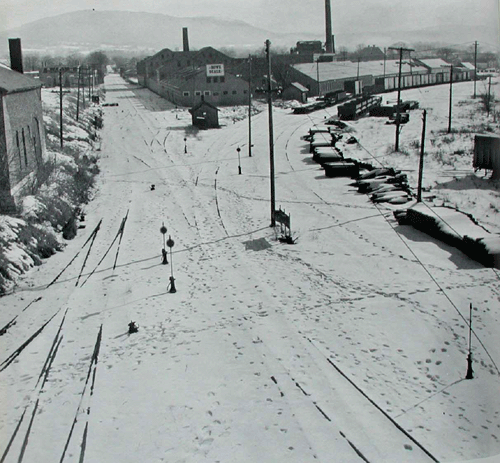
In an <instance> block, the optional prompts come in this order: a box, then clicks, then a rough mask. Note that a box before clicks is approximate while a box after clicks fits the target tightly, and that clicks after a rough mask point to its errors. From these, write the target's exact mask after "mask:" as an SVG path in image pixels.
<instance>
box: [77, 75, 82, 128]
mask: <svg viewBox="0 0 500 463" xmlns="http://www.w3.org/2000/svg"><path fill="white" fill-rule="evenodd" d="M81 71H82V70H81V68H80V66H78V90H77V91H76V120H78V116H79V114H80V77H81V74H82V72H81Z"/></svg>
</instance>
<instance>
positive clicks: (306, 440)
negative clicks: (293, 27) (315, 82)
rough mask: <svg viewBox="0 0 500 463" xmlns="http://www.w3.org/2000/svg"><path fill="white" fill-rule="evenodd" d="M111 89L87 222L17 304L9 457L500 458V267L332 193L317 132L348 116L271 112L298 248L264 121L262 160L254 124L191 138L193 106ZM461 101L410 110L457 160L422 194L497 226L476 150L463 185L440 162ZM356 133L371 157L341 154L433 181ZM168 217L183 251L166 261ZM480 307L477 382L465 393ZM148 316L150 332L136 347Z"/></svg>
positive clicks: (441, 96) (5, 433)
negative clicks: (284, 238) (276, 224)
mask: <svg viewBox="0 0 500 463" xmlns="http://www.w3.org/2000/svg"><path fill="white" fill-rule="evenodd" d="M106 88H107V96H106V102H107V103H111V102H117V103H119V106H113V107H106V108H103V109H104V121H105V125H104V128H103V131H102V147H101V160H100V167H101V174H100V175H99V181H98V191H97V192H96V195H95V199H94V200H93V201H92V202H91V203H90V204H89V205H88V206H87V207H86V210H85V213H86V228H85V229H84V230H82V231H81V232H80V233H79V235H78V236H77V237H76V238H75V239H74V240H73V241H71V242H69V243H68V245H67V247H66V250H65V252H62V253H58V254H57V255H56V256H54V257H52V258H50V259H48V260H46V261H45V262H44V264H43V265H42V266H39V267H37V268H35V269H33V270H32V271H31V272H29V273H28V274H27V275H26V277H24V278H23V279H22V280H21V281H20V283H19V286H18V287H17V289H16V291H15V292H14V293H13V294H11V295H9V296H6V297H4V298H2V299H1V303H2V313H1V315H0V317H1V319H0V326H5V325H6V324H8V323H9V322H10V321H12V320H13V321H14V323H13V324H11V325H10V327H9V328H8V329H7V330H6V333H4V334H3V335H2V336H0V345H1V348H2V352H3V353H4V354H3V356H2V358H4V359H5V361H4V363H3V364H0V375H1V381H0V397H1V398H2V404H3V406H2V414H1V417H0V437H1V439H0V452H2V453H3V454H4V455H5V459H4V460H3V461H5V463H9V462H11V461H25V462H29V461H37V462H38V461H40V462H53V461H68V462H69V461H80V462H81V461H85V462H95V463H98V462H99V463H102V462H106V463H114V462H120V463H127V462H134V463H135V462H136V461H137V460H138V459H141V460H143V461H147V462H189V463H191V462H198V461H199V462H201V461H204V462H205V461H210V462H217V461H219V462H249V463H250V462H252V463H253V462H255V461H261V462H269V463H276V462H284V461H286V462H290V463H291V462H297V463H304V462H313V461H321V462H332V461H335V462H337V461H338V462H357V461H370V462H384V463H385V462H394V463H401V462H406V461H408V462H413V461H415V462H425V461H462V460H467V459H473V458H480V457H487V456H492V455H496V454H499V453H500V442H499V437H500V419H499V414H500V406H499V405H500V395H499V385H500V381H499V369H498V367H499V366H500V345H499V344H498V334H499V330H498V323H499V316H500V298H499V293H500V283H499V278H498V276H499V275H498V271H496V270H493V269H489V268H484V267H483V266H481V265H480V264H478V263H476V262H475V261H473V260H471V259H469V258H467V257H466V256H465V255H463V254H462V253H461V252H459V251H457V250H456V249H454V248H451V247H450V246H447V245H445V244H443V243H441V242H439V241H436V240H433V239H432V238H430V237H428V236H426V235H424V234H422V233H420V232H418V231H416V230H414V229H412V228H410V227H408V226H399V225H398V224H397V222H396V221H395V220H394V218H393V216H392V210H393V208H389V206H384V205H377V207H376V206H375V205H374V204H372V203H371V202H370V201H369V199H368V197H367V196H366V195H362V194H359V193H357V191H356V189H355V188H353V187H352V186H350V183H351V182H352V181H351V180H350V179H331V178H326V177H325V176H324V173H323V170H322V169H321V168H320V167H319V166H318V165H317V164H315V163H313V162H312V160H311V156H310V154H309V153H308V146H307V144H306V143H305V142H304V141H303V140H301V137H302V136H303V135H305V134H306V133H307V131H308V129H309V128H310V127H312V126H314V125H319V124H321V123H322V122H323V121H324V117H325V116H328V115H329V113H332V114H334V112H335V110H334V109H333V108H330V109H329V110H328V112H326V111H320V112H317V113H312V114H309V115H293V114H291V111H290V110H289V109H286V108H276V109H275V110H274V112H273V116H274V134H275V158H276V159H275V164H276V202H277V206H281V207H282V208H284V209H285V210H286V212H289V213H290V214H291V221H292V231H293V235H294V236H295V237H297V238H298V241H297V243H296V244H295V245H286V244H281V243H279V242H278V241H276V239H275V235H274V232H273V230H272V229H271V228H270V227H269V224H270V202H269V156H268V131H267V125H268V114H267V111H266V110H265V106H264V105H263V106H262V109H263V111H262V112H260V113H259V114H255V115H254V116H253V117H252V128H253V131H252V142H253V144H254V147H253V150H252V154H253V156H252V157H249V156H248V145H247V140H248V120H247V119H246V118H243V117H242V116H243V115H244V108H229V109H224V110H222V111H221V115H220V116H221V121H222V123H223V127H222V128H221V129H219V130H210V131H195V130H193V129H192V127H191V126H190V122H191V119H190V115H189V113H188V112H187V110H181V109H177V110H176V109H175V108H172V105H170V104H169V103H168V102H165V101H164V100H161V99H160V98H158V97H157V96H156V95H154V94H152V93H151V92H149V91H148V90H145V89H139V88H137V87H134V86H132V85H129V84H125V83H124V81H123V80H122V79H121V78H119V77H118V76H116V75H111V76H108V77H107V79H106ZM412 92H413V93H412ZM414 92H416V93H417V94H418V95H415V94H414ZM460 92H463V93H462V94H461V96H459V95H460ZM471 94H472V83H470V82H469V83H463V84H457V85H456V86H455V95H456V98H457V99H461V100H466V99H468V98H470V95H471ZM447 95H448V88H447V86H441V87H434V88H432V89H431V88H429V89H421V90H412V91H408V92H404V95H403V97H404V98H405V99H419V100H420V105H421V107H427V108H428V110H429V117H428V131H429V132H428V135H427V140H428V143H429V148H430V147H431V146H432V142H431V140H432V139H434V140H435V142H434V146H435V147H438V148H439V147H442V150H443V153H442V154H441V155H439V154H436V155H435V156H434V155H433V154H432V150H431V149H429V155H428V156H427V158H428V159H427V161H426V167H425V180H424V185H426V186H427V187H429V188H432V190H431V191H428V192H426V195H429V196H436V198H435V199H434V201H443V200H446V202H449V203H454V202H455V203H456V204H458V205H460V206H463V207H464V208H467V207H469V206H471V205H472V201H475V202H476V205H477V203H478V202H481V204H480V205H477V206H476V207H474V210H473V211H472V212H473V213H474V215H475V216H476V218H477V219H478V220H480V221H481V222H484V224H485V226H487V227H488V228H489V229H490V231H492V232H495V231H498V226H499V223H498V220H496V219H498V210H499V205H498V201H499V199H498V185H495V184H493V183H491V182H489V181H488V180H487V179H483V178H481V175H480V174H479V175H474V174H473V172H472V167H471V164H472V162H471V160H472V154H471V149H472V148H471V145H470V144H469V145H465V144H464V142H463V141H460V142H456V143H459V144H460V149H463V150H464V151H465V153H466V154H461V155H455V156H453V159H455V160H456V162H455V163H452V164H450V166H449V171H446V170H445V169H444V168H443V167H442V165H441V164H439V159H448V156H449V153H447V152H446V151H445V147H448V146H449V145H450V144H451V143H455V141H454V140H451V141H450V142H447V141H445V142H443V141H442V136H444V134H438V133H437V131H439V130H443V129H444V130H445V129H446V127H447V120H446V116H443V112H444V114H445V115H446V114H447V113H446V108H447ZM394 97H395V95H386V96H384V98H394ZM465 106H466V105H465V104H463V105H461V106H458V107H457V113H456V116H455V117H456V121H457V122H456V127H458V126H459V124H461V122H460V116H459V110H460V108H462V107H465ZM431 108H432V109H431ZM477 117H478V116H477ZM419 119H420V118H419V113H418V112H413V113H412V115H411V120H410V123H409V124H408V125H406V126H405V127H404V128H403V131H402V134H401V142H402V146H403V147H404V146H405V145H408V146H410V143H411V141H412V140H415V139H419V138H420V136H419V134H420V122H419ZM467 121H469V119H465V118H464V119H463V121H462V123H463V124H466V123H468V122H467ZM350 126H351V129H352V134H353V135H355V136H356V138H358V140H359V141H360V142H361V145H362V148H361V147H359V146H356V145H345V146H344V147H343V149H344V154H345V155H346V156H349V157H359V158H363V159H367V160H368V159H370V158H371V159H373V156H375V157H377V158H378V159H381V160H382V161H381V162H382V163H383V164H385V165H390V166H393V167H399V168H402V167H403V166H404V165H405V167H404V169H405V171H406V172H407V173H408V174H409V177H410V182H412V183H413V185H415V183H414V178H415V175H416V169H417V167H416V166H417V165H418V164H417V163H418V157H417V155H416V153H414V152H413V151H412V150H411V149H408V150H407V151H408V154H407V155H402V154H399V155H398V154H392V153H390V149H388V147H389V146H390V145H391V144H392V142H393V138H394V126H390V125H387V126H386V125H385V120H384V119H372V118H369V119H362V120H360V121H357V122H353V123H350ZM431 131H434V132H435V133H434V135H433V134H432V132H431ZM455 136H456V137H458V135H455ZM467 136H469V135H467ZM184 138H186V145H185V144H184ZM185 146H186V148H187V153H185V152H184V151H185ZM238 147H240V148H241V159H240V165H241V170H242V174H241V175H238V155H237V151H236V149H237V148H238ZM410 148H411V146H410ZM457 149H458V148H457ZM417 151H418V150H417ZM440 156H441V157H440ZM403 163H404V164H403ZM455 177H456V179H455ZM443 179H446V180H443ZM152 185H154V186H155V187H154V189H152V187H151V186H152ZM471 185H474V189H472V188H471ZM467 190H469V191H467ZM424 197H425V195H424ZM484 200H486V201H487V202H491V204H493V206H491V207H490V206H489V205H486V206H485V205H484V204H482V202H483V201H484ZM482 211H484V214H483V212H482ZM467 212H470V211H467ZM486 213H488V215H486ZM127 214H128V215H127ZM125 217H127V220H126V222H125V228H124V233H123V240H120V239H116V240H115V241H114V239H115V238H116V237H118V236H119V234H117V233H118V232H119V230H120V224H121V223H122V221H123V219H124V218H125ZM101 219H102V224H101V226H100V229H99V232H98V233H97V234H96V235H95V240H94V241H92V240H90V241H89V242H87V244H86V245H85V243H86V241H87V240H88V239H89V237H90V236H91V232H92V230H94V229H95V228H96V226H97V225H98V223H99V221H100V220H101ZM163 223H164V224H165V226H166V227H167V233H166V237H167V238H168V236H171V238H172V239H173V240H174V242H175V244H174V246H173V248H172V251H173V252H172V254H168V259H169V264H168V265H162V263H161V262H162V257H161V249H162V246H163V236H162V234H161V232H160V227H161V226H162V224H163ZM120 241H121V242H120ZM90 244H92V248H91V251H90V253H89V254H88V257H87V251H88V249H89V245H90ZM110 245H112V246H111V250H110V252H109V253H108V254H107V256H106V257H105V258H104V260H103V261H102V263H100V261H101V259H102V257H103V256H104V255H105V253H106V251H107V250H108V248H109V247H110ZM117 250H119V254H118V258H117V265H116V268H115V269H114V270H113V264H114V260H115V257H116V253H117ZM75 256H76V258H74V257H75ZM73 258H74V260H73ZM69 263H71V265H69V267H68V268H67V270H66V271H65V272H64V273H62V274H61V275H60V273H61V271H62V270H63V268H64V267H65V266H67V265H68V264H69ZM171 264H172V265H171ZM96 267H97V271H96V272H95V273H93V274H92V275H90V272H91V271H92V270H93V269H94V268H96ZM82 268H83V270H82ZM172 271H173V273H174V277H175V285H176V288H177V292H176V293H170V292H169V288H168V284H169V277H170V275H171V272H172ZM80 273H82V277H81V278H80V279H78V276H79V274H80ZM59 275H60V276H59ZM58 276H59V278H57V277H58ZM56 278H57V281H56V282H55V283H54V284H53V285H51V286H50V287H48V288H47V285H48V284H49V283H50V282H52V281H53V280H54V279H56ZM87 278H88V279H87ZM82 283H84V284H83V285H82ZM470 304H472V306H473V308H474V310H473V316H474V318H473V329H474V335H473V337H472V352H473V359H474V363H473V368H474V376H475V377H474V379H473V380H465V379H464V377H465V373H466V368H467V362H466V356H467V352H468V334H469V329H468V319H469V307H470ZM52 316H54V318H53V319H51V317H52ZM49 320H50V321H49ZM131 320H133V321H136V322H137V323H138V325H139V331H138V332H137V333H134V334H130V335H129V334H127V328H128V323H129V322H130V321H131ZM47 321H49V322H48V323H47V324H46V325H44V324H45V323H46V322H47ZM42 327H43V330H42V331H41V332H40V333H39V334H38V335H37V336H36V337H35V338H34V339H33V340H32V341H31V342H30V343H29V344H27V345H26V347H25V348H24V349H23V350H22V351H21V352H20V353H19V355H18V356H17V357H16V358H13V359H12V362H11V363H10V360H9V358H10V357H9V356H10V355H11V354H12V353H14V352H15V351H16V349H18V348H19V347H21V346H22V345H23V343H24V342H25V341H27V340H28V339H29V338H30V337H31V336H32V335H34V334H36V333H37V330H39V329H40V328H42ZM101 329H102V331H101ZM46 361H47V362H46ZM3 449H5V451H4V450H3Z"/></svg>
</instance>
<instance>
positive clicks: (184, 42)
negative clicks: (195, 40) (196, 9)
mask: <svg viewBox="0 0 500 463" xmlns="http://www.w3.org/2000/svg"><path fill="white" fill-rule="evenodd" d="M182 51H189V38H188V28H187V27H183V28H182Z"/></svg>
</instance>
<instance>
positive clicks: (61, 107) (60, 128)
mask: <svg viewBox="0 0 500 463" xmlns="http://www.w3.org/2000/svg"><path fill="white" fill-rule="evenodd" d="M62 88H63V85H62V68H61V67H59V140H60V142H61V148H62V147H63V103H62V100H63V91H62Z"/></svg>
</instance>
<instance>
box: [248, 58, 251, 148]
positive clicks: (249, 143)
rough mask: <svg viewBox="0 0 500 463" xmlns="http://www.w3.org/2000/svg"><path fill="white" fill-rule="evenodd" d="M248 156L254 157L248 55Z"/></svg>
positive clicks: (249, 62)
mask: <svg viewBox="0 0 500 463" xmlns="http://www.w3.org/2000/svg"><path fill="white" fill-rule="evenodd" d="M248 156H249V157H252V55H248Z"/></svg>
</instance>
